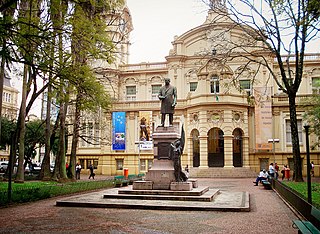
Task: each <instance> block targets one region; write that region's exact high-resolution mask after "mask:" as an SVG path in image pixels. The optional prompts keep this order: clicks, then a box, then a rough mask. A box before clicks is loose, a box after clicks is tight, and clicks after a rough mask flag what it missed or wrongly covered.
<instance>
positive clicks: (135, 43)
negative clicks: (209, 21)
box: [127, 0, 208, 63]
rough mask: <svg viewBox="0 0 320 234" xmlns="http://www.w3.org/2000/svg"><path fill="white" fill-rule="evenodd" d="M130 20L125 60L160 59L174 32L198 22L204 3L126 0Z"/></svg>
mask: <svg viewBox="0 0 320 234" xmlns="http://www.w3.org/2000/svg"><path fill="white" fill-rule="evenodd" d="M127 5H128V7H129V9H130V13H131V16H132V22H133V27H134V29H133V31H132V32H131V36H130V38H131V40H130V41H131V43H132V45H131V47H130V57H129V63H140V62H162V61H165V56H167V55H169V50H170V49H171V48H172V45H171V42H172V41H173V38H174V36H175V35H178V36H179V35H181V34H183V33H184V32H186V31H188V30H190V29H192V28H194V27H196V26H199V25H201V24H202V23H203V22H204V21H205V19H206V16H207V9H208V7H207V6H206V5H205V4H204V3H203V2H202V1H201V0H127Z"/></svg>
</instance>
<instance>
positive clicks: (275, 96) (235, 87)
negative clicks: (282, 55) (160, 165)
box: [77, 1, 320, 177]
mask: <svg viewBox="0 0 320 234" xmlns="http://www.w3.org/2000/svg"><path fill="white" fill-rule="evenodd" d="M212 4H213V5H215V6H216V7H218V8H219V9H222V10H223V9H224V3H223V1H212ZM123 12H124V17H125V19H126V22H127V24H126V29H125V30H126V33H125V37H124V45H123V46H121V48H120V50H121V51H122V53H124V54H125V55H126V56H127V55H128V54H129V53H128V49H129V35H130V31H131V30H132V24H131V18H130V12H129V10H128V9H127V8H124V10H123ZM215 16H216V15H215V13H214V12H213V11H209V12H208V16H207V19H206V21H205V22H204V23H203V24H202V25H199V26H198V27H196V28H193V29H190V30H189V31H187V32H186V33H184V34H182V35H180V36H177V37H175V39H174V41H173V42H172V45H173V47H172V49H171V50H170V52H169V55H168V56H167V57H166V58H165V61H164V62H159V63H140V64H127V63H126V61H127V60H125V59H124V60H123V59H120V60H119V63H118V64H116V65H115V66H114V67H112V68H110V66H107V65H103V64H102V63H101V64H102V65H101V64H100V65H99V66H95V67H98V68H97V76H98V77H99V78H100V79H101V80H102V81H103V82H104V84H105V85H106V88H107V89H108V90H109V91H110V94H111V96H112V98H113V99H114V100H115V103H114V105H113V108H112V111H111V113H103V112H101V113H99V114H98V115H97V116H89V115H88V116H87V119H86V120H83V124H86V125H90V126H91V127H89V133H87V135H91V136H92V138H98V137H100V138H99V139H102V140H99V144H98V145H94V146H93V145H88V144H87V143H86V142H84V141H83V142H80V143H79V149H78V154H77V155H78V160H79V161H80V162H81V164H82V166H83V168H85V169H86V168H87V166H88V165H89V164H90V163H93V164H94V165H95V166H96V168H97V173H100V174H104V175H119V174H123V168H128V169H129V174H137V173H141V172H146V171H147V170H148V168H150V167H151V166H152V161H153V150H152V147H149V146H148V144H147V143H146V142H144V141H143V143H141V141H142V140H145V137H146V136H145V135H143V134H144V133H143V132H142V130H141V129H142V128H141V125H142V124H141V123H142V122H141V120H142V118H143V117H146V118H145V120H147V128H148V132H149V135H150V139H148V140H152V132H153V131H155V129H156V127H157V126H158V125H159V124H160V101H159V100H158V97H157V95H158V90H159V88H160V87H161V86H162V85H163V83H164V78H165V77H169V78H170V79H171V84H172V85H174V86H176V87H177V90H178V104H177V106H176V109H175V115H174V126H175V127H176V128H177V130H178V131H180V130H181V128H182V125H183V126H184V130H185V136H186V144H185V149H184V152H183V155H182V165H183V166H186V165H188V166H189V168H190V171H191V175H192V176H199V177H201V176H209V177H210V176H216V177H219V176H221V177H222V176H237V177H239V176H248V175H255V174H256V173H257V172H258V171H259V170H260V169H262V168H267V167H268V165H269V163H271V162H277V163H278V164H279V165H280V166H282V165H283V164H289V165H290V167H293V165H292V153H291V136H290V127H289V125H288V124H289V108H288V100H287V97H286V96H285V95H284V94H283V93H281V91H279V90H278V88H277V85H276V83H275V82H274V81H273V79H272V78H271V79H270V77H271V75H270V73H269V71H268V70H267V69H265V68H259V67H258V65H250V66H247V65H246V61H245V59H244V58H242V57H237V58H235V59H233V60H230V61H228V62H223V61H222V60H223V57H221V54H222V50H225V49H227V48H228V46H229V45H228V43H227V42H228V41H232V40H238V41H239V40H245V38H244V37H243V33H242V31H241V30H240V29H237V28H234V29H232V30H230V31H229V32H228V33H222V29H223V28H226V27H229V26H230V24H232V22H230V20H226V19H223V18H221V19H220V20H219V21H216V22H215V23H214V24H212V20H213V19H214V17H215ZM120 33H121V32H120ZM142 49H143V48H142ZM261 53H266V51H265V50H262V52H261ZM268 56H269V57H268ZM265 58H267V61H268V62H269V65H270V66H271V67H273V69H274V71H277V69H278V67H277V63H276V61H275V60H274V57H272V54H269V55H267V53H266V55H265ZM292 62H294V61H292ZM304 71H305V74H304V76H303V81H302V84H301V87H300V89H299V93H298V97H297V100H298V104H302V103H301V101H302V99H303V98H304V97H307V96H310V95H311V94H312V93H314V92H318V91H319V88H316V87H315V86H314V85H313V84H315V81H316V80H317V79H320V55H319V54H310V55H306V64H305V70H304ZM304 111H305V110H304V109H303V108H302V106H301V107H300V106H298V107H297V114H298V119H299V120H298V126H299V131H300V132H299V134H300V135H299V137H300V140H301V141H300V142H301V152H302V155H301V156H302V158H303V166H304V167H303V168H304V174H305V171H306V162H305V161H306V160H304V158H305V140H304V139H305V133H304V132H303V131H302V129H303V127H302V126H303V114H304ZM118 112H124V113H125V120H124V122H123V123H124V130H123V136H122V138H121V139H122V141H123V142H124V145H125V147H124V148H122V149H120V150H119V149H115V148H114V142H115V141H114V137H115V135H114V128H115V126H114V119H115V118H116V116H115V115H114V114H115V113H118ZM143 126H144V125H143ZM90 129H91V130H90ZM149 135H148V136H147V137H148V138H149ZM270 139H271V140H272V139H279V142H274V143H270ZM315 140H316V139H315V138H312V140H311V143H312V142H313V141H315ZM147 142H148V141H147ZM311 160H312V161H314V163H315V165H316V169H315V174H316V175H319V173H320V172H319V164H320V161H319V160H320V159H319V151H318V149H317V148H315V149H314V150H313V151H312V152H311Z"/></svg>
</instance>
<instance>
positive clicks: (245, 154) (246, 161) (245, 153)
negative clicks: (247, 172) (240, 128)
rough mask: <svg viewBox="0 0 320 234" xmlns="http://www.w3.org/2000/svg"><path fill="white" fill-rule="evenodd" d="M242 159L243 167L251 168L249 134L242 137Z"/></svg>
mask: <svg viewBox="0 0 320 234" xmlns="http://www.w3.org/2000/svg"><path fill="white" fill-rule="evenodd" d="M242 160H243V167H247V168H250V158H249V137H248V136H245V137H243V138H242Z"/></svg>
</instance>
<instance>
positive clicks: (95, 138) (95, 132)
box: [94, 123, 100, 144]
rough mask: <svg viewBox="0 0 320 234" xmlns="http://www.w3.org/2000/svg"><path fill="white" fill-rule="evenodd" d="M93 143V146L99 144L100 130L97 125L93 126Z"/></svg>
mask: <svg viewBox="0 0 320 234" xmlns="http://www.w3.org/2000/svg"><path fill="white" fill-rule="evenodd" d="M94 143H95V144H99V143H100V128H99V124H98V123H95V124H94Z"/></svg>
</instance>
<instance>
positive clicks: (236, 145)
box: [232, 128, 243, 167]
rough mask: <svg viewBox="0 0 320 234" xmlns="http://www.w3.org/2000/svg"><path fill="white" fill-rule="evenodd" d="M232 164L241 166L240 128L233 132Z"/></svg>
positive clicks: (241, 142)
mask: <svg viewBox="0 0 320 234" xmlns="http://www.w3.org/2000/svg"><path fill="white" fill-rule="evenodd" d="M232 135H233V142H232V145H233V166H234V167H242V166H243V155H242V148H243V147H242V144H243V141H242V130H241V129H240V128H236V129H235V130H234V131H233V133H232Z"/></svg>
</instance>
